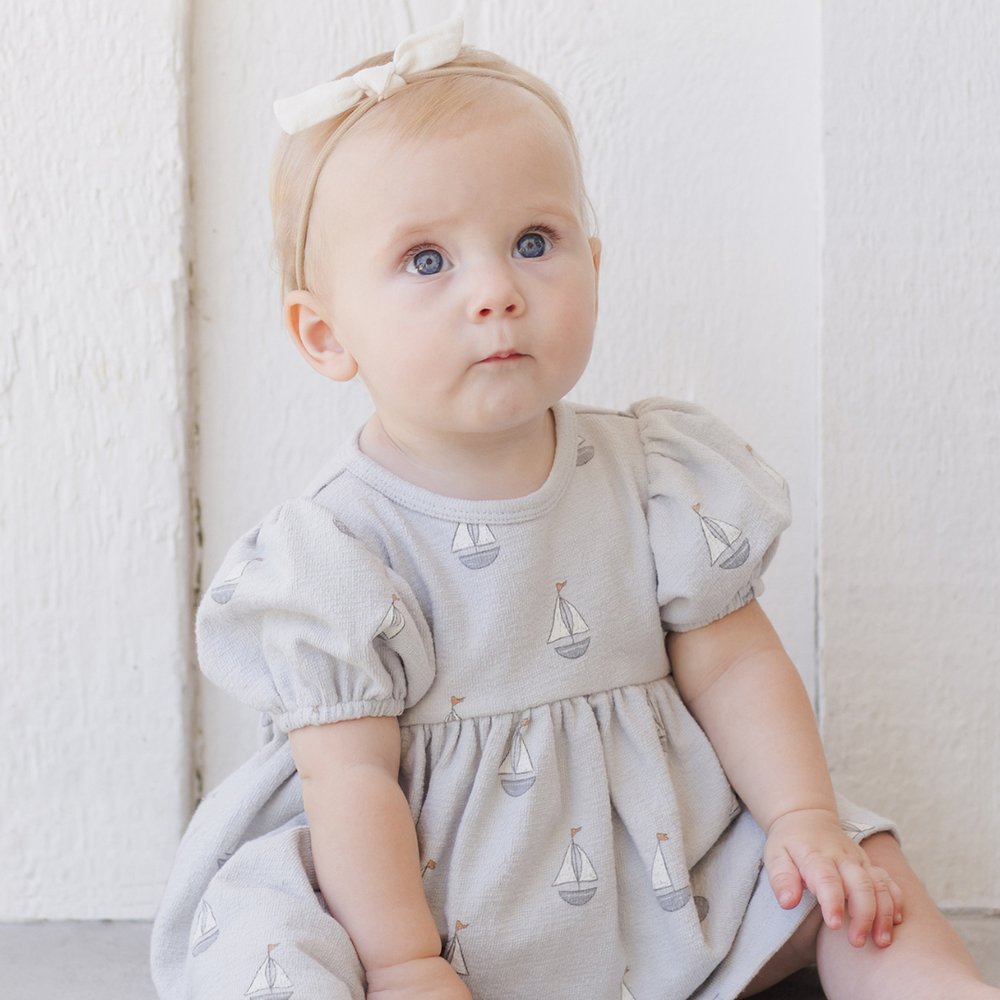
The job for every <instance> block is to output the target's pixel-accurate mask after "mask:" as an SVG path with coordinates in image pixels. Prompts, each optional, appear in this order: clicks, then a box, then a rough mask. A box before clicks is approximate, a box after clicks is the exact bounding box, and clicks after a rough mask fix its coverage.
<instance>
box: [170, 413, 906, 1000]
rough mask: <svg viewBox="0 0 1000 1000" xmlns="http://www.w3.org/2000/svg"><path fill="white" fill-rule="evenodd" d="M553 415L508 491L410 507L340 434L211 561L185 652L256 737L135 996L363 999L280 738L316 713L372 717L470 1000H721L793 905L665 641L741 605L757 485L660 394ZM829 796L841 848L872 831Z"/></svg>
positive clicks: (750, 459) (200, 830)
mask: <svg viewBox="0 0 1000 1000" xmlns="http://www.w3.org/2000/svg"><path fill="white" fill-rule="evenodd" d="M555 415H556V437H557V447H556V456H555V462H554V464H553V468H552V471H551V473H550V475H549V477H548V479H547V480H546V482H545V483H544V485H543V486H542V487H541V488H540V489H539V490H538V491H536V492H535V493H532V494H530V495H529V496H525V497H520V498H517V499H512V500H459V499H453V498H448V497H443V496H439V495H437V494H434V493H430V492H428V491H426V490H423V489H420V488H418V487H415V486H413V485H411V484H409V483H407V482H405V481H403V480H401V479H399V478H398V477H396V476H394V475H392V474H391V473H389V472H387V471H386V470H385V469H383V468H382V467H380V466H379V465H377V464H376V463H374V462H372V461H371V460H370V459H368V458H366V457H365V456H364V455H362V454H361V453H360V451H359V450H358V448H357V442H356V439H355V440H354V441H352V442H350V443H349V444H348V445H347V446H345V447H344V449H342V451H341V453H340V454H339V456H338V457H337V459H336V461H335V462H334V463H333V464H332V465H331V466H330V467H329V468H327V469H326V470H324V472H323V474H322V475H321V476H320V477H318V478H317V480H316V481H315V482H314V484H313V486H312V487H311V488H310V489H309V491H308V492H307V493H306V494H305V495H304V496H302V497H300V498H298V499H296V500H292V501H290V502H288V503H286V504H284V505H282V506H281V507H279V508H277V509H276V510H274V511H272V512H271V513H270V514H269V515H268V516H267V517H266V518H265V519H264V521H263V522H262V523H261V524H260V525H259V526H258V527H256V528H254V529H253V530H252V531H250V532H249V533H248V534H247V535H245V536H244V537H243V538H242V539H240V541H239V542H237V544H236V545H235V546H234V547H233V549H232V550H231V551H230V553H229V555H228V557H227V559H226V561H225V563H224V565H223V567H222V569H221V570H220V571H219V574H218V576H217V577H216V579H215V580H214V581H213V583H212V586H211V588H210V590H209V593H208V595H207V596H206V598H205V600H204V602H203V604H202V607H201V610H200V612H199V617H198V651H199V657H200V660H201V666H202V669H203V670H204V671H205V673H206V674H207V675H208V676H209V677H210V678H211V679H212V680H213V681H214V682H215V683H217V684H219V685H220V686H221V687H223V688H225V689H226V690H228V691H230V692H231V693H233V694H234V695H235V696H236V697H237V698H239V699H240V700H241V701H243V702H245V703H247V704H248V705H250V706H252V707H253V708H255V709H257V710H259V711H260V712H261V713H263V714H262V719H263V721H262V746H261V749H260V750H259V752H258V753H257V754H256V756H254V757H253V758H252V759H251V760H250V761H249V762H248V763H247V764H246V765H244V766H243V767H242V768H241V769H240V770H239V771H237V772H236V773H235V774H234V775H232V776H231V777H230V778H229V779H227V780H226V781H225V782H223V784H222V785H221V786H220V787H219V788H217V789H216V790H215V791H214V792H213V793H212V794H210V795H209V796H208V797H207V798H206V799H205V801H204V802H203V803H202V804H201V806H200V807H199V809H198V811H197V813H196V815H195V817H194V819H193V820H192V822H191V826H190V828H189V829H188V832H187V834H186V835H185V837H184V841H183V843H182V844H181V847H180V849H179V852H178V859H177V863H176V866H175V870H174V873H173V875H172V876H171V880H170V884H169V886H168V888H167V893H166V897H165V899H164V902H163V905H162V907H161V910H160V914H159V916H158V918H157V923H156V928H155V933H154V941H153V972H154V978H155V980H156V984H157V988H158V990H159V991H160V996H161V997H162V998H163V1000H175V998H176V1000H180V998H205V1000H208V998H211V1000H223V998H226V997H233V998H240V997H251V998H253V1000H288V998H292V997H294V998H295V1000H313V998H315V1000H321V998H322V1000H346V998H349V997H350V998H353V1000H363V998H364V995H365V980H364V970H363V969H362V967H361V965H360V962H359V961H358V957H357V955H356V953H355V952H354V949H353V948H352V946H351V943H350V940H349V938H348V937H347V935H346V933H345V932H344V930H343V928H342V927H341V926H340V925H339V924H338V923H337V922H336V921H335V920H334V919H333V918H332V917H331V916H330V915H329V914H328V913H327V912H326V910H325V907H324V905H323V901H322V897H321V896H320V894H319V892H318V889H317V884H316V879H315V873H314V871H313V867H312V861H311V855H310V849H309V833H308V827H307V825H306V821H305V817H304V814H303V812H302V799H301V793H300V788H299V783H298V777H297V775H296V773H295V767H294V763H293V761H292V757H291V753H290V751H289V747H288V740H287V736H286V733H287V732H288V731H289V730H291V729H295V728H298V727H300V726H306V725H318V724H322V723H329V722H336V721H338V720H342V719H354V718H359V717H364V716H381V715H393V716H398V717H399V723H400V727H401V734H402V763H401V767H400V784H401V786H402V788H403V790H404V792H405V794H406V797H407V799H408V801H409V804H410V807H411V810H412V815H413V820H414V822H415V824H416V829H417V837H418V842H419V847H420V856H421V865H422V868H423V885H424V890H425V892H426V896H427V901H428V903H429V905H430V908H431V912H432V913H433V915H434V918H435V920H436V921H437V925H438V929H439V931H440V934H441V940H442V949H443V950H442V954H443V955H444V956H445V958H447V959H448V961H449V962H450V963H451V965H452V966H453V968H454V969H455V970H456V971H457V972H458V974H459V975H460V976H462V977H463V980H464V981H465V983H466V984H467V986H468V988H469V990H470V992H471V994H472V996H473V997H474V998H475V1000H537V998H540V997H544V998H546V1000H563V998H565V1000H570V998H573V1000H620V998H630V997H631V998H634V1000H683V998H687V997H697V998H699V1000H731V998H733V997H736V996H737V994H738V993H739V992H740V991H741V990H742V989H743V987H744V986H745V985H746V983H747V982H748V981H749V979H750V978H751V977H752V976H753V975H754V973H755V972H756V971H757V970H758V969H759V968H760V966H761V965H762V964H763V963H764V962H765V961H766V960H767V958H768V957H769V956H770V955H772V954H773V953H774V952H775V951H776V950H777V949H778V948H779V947H780V946H781V944H782V943H783V942H784V941H785V940H787V938H788V937H789V935H790V934H791V933H792V931H793V930H794V929H795V927H797V926H798V924H799V923H800V922H801V920H802V919H803V917H804V916H805V914H806V913H807V912H808V911H809V909H810V908H811V906H812V905H813V899H812V898H811V897H810V896H808V894H807V896H806V898H805V899H804V900H803V902H802V904H801V905H800V906H799V907H798V908H796V909H795V910H791V911H784V910H782V909H781V908H780V907H779V906H778V905H777V903H776V901H775V899H774V896H773V893H772V892H771V889H770V887H769V884H768V882H767V879H766V876H764V875H762V874H761V865H762V850H763V844H764V835H763V833H762V832H761V830H760V828H759V827H758V826H757V824H756V823H755V822H754V820H753V818H752V817H751V816H750V814H749V813H748V812H747V811H746V810H745V809H743V808H742V807H741V804H740V802H739V801H738V799H737V798H736V796H735V795H734V793H733V791H732V789H731V787H730V785H729V783H728V781H727V780H726V776H725V774H724V773H723V771H722V768H721V767H720V765H719V762H718V760H717V758H716V756H715V753H714V752H713V750H712V747H711V745H710V744H709V742H708V740H707V738H706V737H705V735H704V733H703V732H702V731H701V729H700V728H699V727H698V725H697V723H696V722H695V721H694V719H693V718H692V716H691V715H690V714H689V712H688V711H687V709H686V708H685V706H684V704H683V703H682V701H681V700H680V698H679V696H678V694H677V690H676V688H675V686H674V683H673V681H672V679H671V677H670V676H669V671H670V667H669V663H668V661H667V657H666V653H665V649H664V632H665V631H671V630H678V631H680V630H686V629H693V628H698V627H699V626H702V625H705V624H708V623H709V622H712V621H714V620H715V619H717V618H720V617H722V616H723V615H725V614H728V613H729V612H731V611H733V610H735V609H737V608H739V607H741V606H742V605H744V604H745V603H747V602H748V601H750V600H751V599H753V598H754V597H755V596H756V595H757V594H759V593H760V591H761V584H760V574H761V572H762V570H763V569H764V567H765V566H766V565H767V563H768V562H769V560H770V558H771V556H772V555H773V553H774V549H775V546H776V544H777V536H778V534H779V533H780V532H781V531H782V530H783V529H784V528H785V527H786V525H787V524H788V522H789V506H788V499H787V489H786V487H785V483H784V481H783V480H782V479H781V477H780V476H779V475H778V474H777V473H776V472H775V471H774V470H773V469H771V468H770V467H769V466H768V465H767V464H766V463H765V462H764V461H763V460H762V459H760V458H759V457H758V456H757V455H756V453H754V452H753V451H752V450H751V449H750V448H749V446H748V445H746V444H745V443H744V442H743V441H742V440H740V439H739V438H738V437H736V436H735V435H734V434H733V433H732V432H731V431H729V430H728V429H727V428H725V427H724V426H723V425H721V424H720V423H719V422H718V421H716V420H715V419H714V418H713V417H711V416H710V415H709V414H708V413H706V412H705V411H704V410H702V409H700V408H699V407H697V406H694V405H692V404H689V403H682V402H673V401H668V400H662V399H650V400H645V401H643V402H641V403H638V404H636V405H635V406H633V407H632V409H631V410H630V411H629V412H627V413H613V412H609V411H603V410H594V409H585V408H581V407H576V406H573V405H571V404H568V403H561V404H559V405H558V406H557V407H556V409H555ZM841 805H842V816H843V820H844V823H845V829H848V830H849V831H850V832H851V833H852V834H853V835H854V836H855V838H857V839H860V838H862V837H863V836H868V835H870V834H871V833H873V832H875V831H876V830H884V829H889V828H890V827H891V824H889V823H887V822H885V821H884V820H882V819H880V818H879V817H876V816H874V815H872V814H870V813H867V812H865V811H864V810H861V809H858V808H857V807H855V806H852V805H850V804H849V803H846V802H843V803H842V804H841Z"/></svg>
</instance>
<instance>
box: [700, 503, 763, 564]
mask: <svg viewBox="0 0 1000 1000" xmlns="http://www.w3.org/2000/svg"><path fill="white" fill-rule="evenodd" d="M700 507H701V504H700V503H696V504H695V505H694V507H692V508H691V509H692V510H693V511H694V512H695V513H696V514H697V515H698V517H700V518H701V530H702V532H704V535H705V541H706V542H708V552H709V555H710V556H711V558H712V565H713V566H714V565H715V564H716V563H717V562H718V563H719V567H720V568H721V569H737V568H738V567H739V566H742V565H743V564H744V563H745V562H746V561H747V556H748V555H750V540H749V539H747V538H744V539H743V541H742V542H740V544H739V546H737V547H735V548H734V546H735V545H736V541H737V539H739V537H740V536H741V535H742V534H743V532H742V530H741V529H740V528H737V527H736V525H735V524H727V523H726V522H725V521H720V520H718V519H717V518H714V517H706V516H705V515H704V514H702V512H701V510H700V509H699V508H700ZM726 553H729V554H728V555H726ZM724 555H725V556H726V558H725V559H723V560H722V562H719V560H720V559H722V557H723V556H724Z"/></svg>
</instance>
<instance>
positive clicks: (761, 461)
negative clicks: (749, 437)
mask: <svg viewBox="0 0 1000 1000" xmlns="http://www.w3.org/2000/svg"><path fill="white" fill-rule="evenodd" d="M747 451H748V452H750V457H751V458H752V459H753V460H754V461H755V462H756V463H757V464H758V465H759V466H760V467H761V468H762V469H763V470H764V471H765V472H766V473H767V474H768V475H769V476H770V477H771V478H772V479H773V480H774V481H775V482H776V483H777V484H778V485H779V486H780V487H781V488H782V489H784V488H785V485H786V484H785V480H784V479H783V478H782V476H781V474H780V473H778V472H775V471H774V469H772V468H771V466H769V465H768V464H767V462H765V461H764V459H762V458H761V457H760V455H758V454H757V452H755V451H754V450H753V448H751V447H750V445H747Z"/></svg>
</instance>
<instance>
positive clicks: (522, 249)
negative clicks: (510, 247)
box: [514, 232, 551, 257]
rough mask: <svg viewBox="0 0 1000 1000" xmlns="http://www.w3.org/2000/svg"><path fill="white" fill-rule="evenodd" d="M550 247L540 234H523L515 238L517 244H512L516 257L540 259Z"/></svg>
mask: <svg viewBox="0 0 1000 1000" xmlns="http://www.w3.org/2000/svg"><path fill="white" fill-rule="evenodd" d="M550 245H551V244H550V243H549V241H548V240H547V239H546V238H545V237H544V236H543V235H542V234H541V233H536V232H531V233H525V234H524V235H523V236H519V237H518V238H517V243H515V244H514V253H515V254H516V255H517V256H518V257H541V256H542V254H544V253H545V251H546V250H548V249H549V246H550Z"/></svg>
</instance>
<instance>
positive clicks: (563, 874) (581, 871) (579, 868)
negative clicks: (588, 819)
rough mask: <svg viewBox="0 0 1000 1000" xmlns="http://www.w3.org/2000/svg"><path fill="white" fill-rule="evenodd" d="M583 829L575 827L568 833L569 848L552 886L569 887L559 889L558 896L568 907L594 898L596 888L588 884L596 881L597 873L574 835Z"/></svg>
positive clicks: (580, 904) (579, 904) (581, 904)
mask: <svg viewBox="0 0 1000 1000" xmlns="http://www.w3.org/2000/svg"><path fill="white" fill-rule="evenodd" d="M582 829H583V827H582V826H578V827H575V828H574V829H572V830H570V833H569V848H568V849H567V850H566V855H565V857H564V858H563V863H562V867H561V868H560V869H559V874H558V875H556V880H555V881H554V882H553V883H552V884H553V885H554V886H560V885H565V886H571V887H572V888H567V889H560V890H559V895H560V896H561V897H562V898H563V899H565V900H566V902H567V903H569V904H570V906H583V904H584V903H589V902H590V901H591V899H593V898H594V893H595V892H597V886H596V885H592V884H589V883H593V882H596V881H597V872H596V871H594V866H593V864H591V861H590V858H588V857H587V855H586V853H585V852H584V850H583V848H582V847H581V846H580V845H579V844H578V843H577V842H576V835H577V834H578V833H579V832H580V831H581V830H582Z"/></svg>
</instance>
